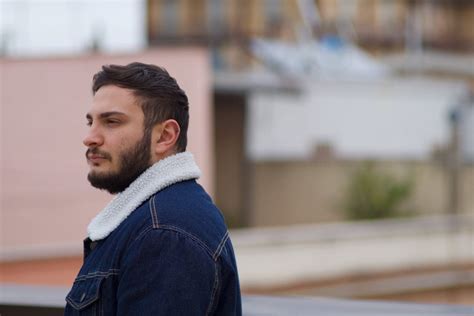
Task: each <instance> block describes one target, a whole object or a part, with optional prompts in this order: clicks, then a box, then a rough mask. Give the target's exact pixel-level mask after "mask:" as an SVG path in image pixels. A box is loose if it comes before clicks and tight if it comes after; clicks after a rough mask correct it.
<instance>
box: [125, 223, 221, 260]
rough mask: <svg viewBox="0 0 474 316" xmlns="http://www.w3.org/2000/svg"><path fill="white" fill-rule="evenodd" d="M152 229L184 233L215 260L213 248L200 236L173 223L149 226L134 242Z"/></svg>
mask: <svg viewBox="0 0 474 316" xmlns="http://www.w3.org/2000/svg"><path fill="white" fill-rule="evenodd" d="M152 230H162V231H174V232H176V233H179V234H181V235H183V236H184V237H186V238H189V239H191V240H192V241H194V242H195V243H196V244H197V245H198V246H199V247H201V248H202V249H203V250H204V251H205V252H207V253H208V255H209V256H210V257H211V258H213V260H214V257H213V253H212V250H211V249H210V248H209V247H208V246H207V245H206V244H205V243H204V242H203V241H202V240H201V239H200V238H198V237H196V236H194V235H193V234H191V233H189V232H187V231H185V230H183V229H181V228H179V227H176V226H173V225H160V227H156V228H155V227H153V226H148V227H147V228H145V229H144V230H143V231H142V232H140V234H138V236H137V237H136V238H135V239H134V240H133V242H132V243H134V242H136V241H137V240H139V239H141V238H143V236H144V235H146V234H147V233H148V232H150V231H152ZM214 261H215V260H214Z"/></svg>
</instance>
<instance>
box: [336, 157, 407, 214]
mask: <svg viewBox="0 0 474 316" xmlns="http://www.w3.org/2000/svg"><path fill="white" fill-rule="evenodd" d="M413 184H414V183H413V177H408V178H406V179H403V180H398V179H397V178H395V177H394V176H392V175H390V174H386V173H382V172H380V171H377V170H375V167H374V163H373V162H367V163H364V164H363V165H362V166H361V167H360V168H358V169H357V170H356V172H355V173H354V174H353V176H352V178H351V180H350V183H349V190H348V192H347V198H346V201H345V202H346V203H345V204H346V205H345V211H346V215H347V216H348V217H349V218H350V219H382V218H390V217H397V216H403V215H407V212H406V211H404V210H401V208H400V206H401V205H402V204H403V202H405V201H406V200H407V199H408V198H409V197H410V196H411V194H412V191H413Z"/></svg>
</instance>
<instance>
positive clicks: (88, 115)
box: [86, 111, 126, 120]
mask: <svg viewBox="0 0 474 316" xmlns="http://www.w3.org/2000/svg"><path fill="white" fill-rule="evenodd" d="M113 115H120V116H125V115H126V114H125V113H123V112H118V111H110V112H104V113H100V114H99V118H101V119H104V118H107V117H109V116H113ZM86 119H88V120H92V115H91V114H90V113H87V114H86Z"/></svg>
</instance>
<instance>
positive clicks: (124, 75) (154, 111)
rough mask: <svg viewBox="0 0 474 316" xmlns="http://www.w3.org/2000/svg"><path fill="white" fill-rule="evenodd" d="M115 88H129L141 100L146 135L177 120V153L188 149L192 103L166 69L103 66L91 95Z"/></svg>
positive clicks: (140, 64) (96, 75)
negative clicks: (158, 125)
mask: <svg viewBox="0 0 474 316" xmlns="http://www.w3.org/2000/svg"><path fill="white" fill-rule="evenodd" d="M106 85H114V86H117V87H121V88H126V89H130V90H132V91H133V94H134V95H135V96H136V97H137V98H138V100H139V103H140V106H141V108H142V111H143V114H144V116H145V121H144V132H145V136H147V135H148V136H149V135H151V131H152V129H153V127H154V126H155V125H156V124H158V123H161V122H164V121H165V120H168V119H174V120H176V121H177V122H178V124H179V127H180V130H181V131H180V134H179V137H178V140H177V141H176V149H177V151H178V152H183V151H185V150H186V145H187V142H188V140H187V131H188V124H189V103H188V97H187V96H186V93H185V92H184V91H183V90H182V89H181V88H180V87H179V85H178V83H177V82H176V79H174V78H173V77H171V76H170V75H169V73H168V72H167V71H166V69H164V68H162V67H158V66H155V65H149V64H142V63H138V62H134V63H131V64H128V65H126V66H120V65H104V66H102V70H101V71H99V72H98V73H96V74H95V75H94V78H93V81H92V93H93V94H94V95H95V93H96V92H97V91H98V90H99V89H100V88H101V87H103V86H106Z"/></svg>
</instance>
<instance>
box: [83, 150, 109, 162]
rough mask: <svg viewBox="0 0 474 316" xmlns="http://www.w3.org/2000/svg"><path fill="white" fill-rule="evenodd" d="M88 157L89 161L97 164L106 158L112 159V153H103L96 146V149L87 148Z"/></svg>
mask: <svg viewBox="0 0 474 316" xmlns="http://www.w3.org/2000/svg"><path fill="white" fill-rule="evenodd" d="M86 159H87V161H88V162H91V163H94V164H96V163H100V162H102V161H104V160H110V155H109V154H107V153H101V152H100V151H99V150H97V149H96V148H94V149H88V150H87V152H86Z"/></svg>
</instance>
